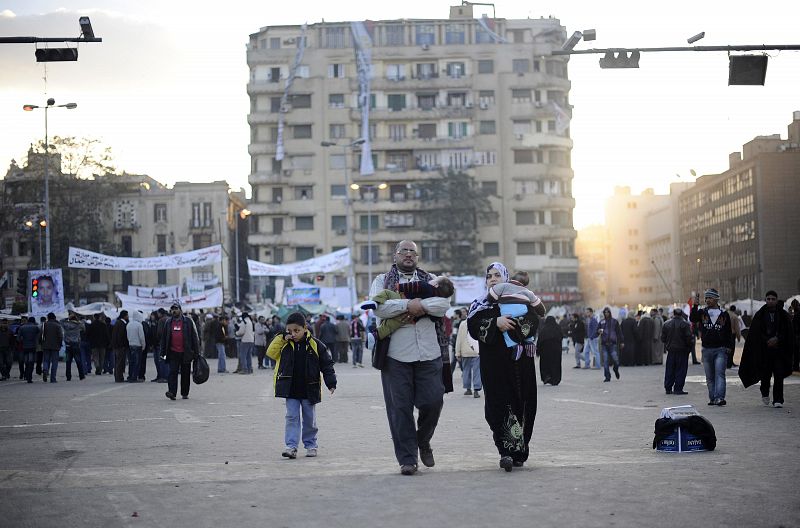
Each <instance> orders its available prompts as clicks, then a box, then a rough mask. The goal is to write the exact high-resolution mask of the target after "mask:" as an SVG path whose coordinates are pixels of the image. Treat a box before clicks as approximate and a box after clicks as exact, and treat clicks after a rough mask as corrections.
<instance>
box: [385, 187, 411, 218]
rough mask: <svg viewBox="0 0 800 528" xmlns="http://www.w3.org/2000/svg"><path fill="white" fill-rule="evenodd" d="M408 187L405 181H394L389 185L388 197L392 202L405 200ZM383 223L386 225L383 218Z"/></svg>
mask: <svg viewBox="0 0 800 528" xmlns="http://www.w3.org/2000/svg"><path fill="white" fill-rule="evenodd" d="M407 191H408V187H406V184H405V183H395V184H392V185H390V186H389V199H390V200H391V201H393V202H405V201H406V200H407V199H408V197H407ZM384 224H386V226H387V227H389V226H388V222H387V221H386V220H384Z"/></svg>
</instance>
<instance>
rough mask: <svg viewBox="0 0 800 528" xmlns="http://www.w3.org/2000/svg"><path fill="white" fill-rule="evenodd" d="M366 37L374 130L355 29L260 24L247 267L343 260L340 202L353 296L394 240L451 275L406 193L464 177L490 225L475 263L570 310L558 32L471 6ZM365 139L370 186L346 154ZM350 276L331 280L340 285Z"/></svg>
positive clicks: (546, 23)
mask: <svg viewBox="0 0 800 528" xmlns="http://www.w3.org/2000/svg"><path fill="white" fill-rule="evenodd" d="M365 27H366V29H367V31H368V32H369V33H370V36H371V41H372V45H371V50H370V51H371V68H372V76H371V79H370V91H371V94H370V98H369V103H368V104H369V106H370V110H369V125H368V130H362V128H363V127H362V126H361V122H362V110H361V109H360V108H359V104H358V99H359V79H358V75H357V64H356V60H355V53H354V47H353V46H354V43H353V38H352V32H351V25H350V24H349V23H327V22H323V23H318V24H313V25H309V26H307V27H306V28H305V29H304V28H302V27H301V26H269V27H265V28H262V29H261V30H260V31H259V32H258V33H255V34H253V35H251V37H250V43H249V46H248V52H247V61H248V66H249V67H250V72H251V76H250V82H249V84H248V87H247V89H248V94H249V95H250V98H251V111H250V114H249V116H248V120H249V123H250V127H251V141H250V147H249V152H250V155H251V159H252V167H251V173H250V176H249V181H250V184H251V186H252V189H253V193H252V196H253V198H252V203H251V205H250V209H251V210H252V213H253V217H252V220H251V222H252V223H251V234H250V236H249V238H248V241H249V243H250V245H251V246H252V247H253V257H255V258H257V259H258V260H261V261H263V262H268V263H281V262H293V261H298V260H304V259H307V258H311V257H314V256H318V255H321V254H324V253H328V252H330V251H333V250H336V249H339V248H342V247H347V246H348V245H349V244H350V242H349V233H348V221H347V214H348V207H347V199H348V198H349V199H351V200H352V213H353V214H352V224H350V225H352V226H353V244H354V247H353V250H354V253H353V255H354V258H355V262H356V270H355V271H356V285H357V290H358V293H359V295H364V294H365V293H366V291H367V284H368V281H369V277H370V276H372V275H376V274H378V273H381V272H383V271H385V270H386V268H388V266H389V265H390V263H391V261H392V260H391V259H392V254H393V251H394V246H395V244H396V243H397V242H398V241H399V240H402V239H413V240H415V241H417V242H418V244H419V245H420V249H421V259H420V260H421V261H420V265H421V266H423V267H425V268H426V269H429V270H430V271H432V272H435V273H439V272H447V271H448V270H445V269H441V268H440V265H439V264H438V263H437V255H438V252H439V249H440V248H439V247H437V244H436V243H435V242H433V241H432V239H431V238H432V237H431V236H430V234H429V233H426V232H425V231H424V230H423V229H422V226H421V225H420V219H419V211H420V210H421V209H422V208H424V207H425V204H424V203H423V202H422V201H421V200H419V196H418V193H417V190H416V188H415V186H416V184H418V183H419V182H423V181H427V180H429V179H430V178H432V177H435V176H436V175H437V174H438V173H439V171H440V170H442V171H446V170H456V171H464V172H467V173H468V174H470V175H471V176H472V177H473V178H474V179H475V181H476V183H477V185H479V186H480V187H479V188H480V189H481V191H482V192H483V194H485V195H486V196H488V197H489V200H490V202H491V205H492V208H493V211H494V214H491V215H487V217H486V218H485V219H484V220H483V221H482V222H481V224H480V225H479V233H478V236H479V240H480V243H479V247H478V248H475V250H476V251H477V252H478V253H479V254H480V262H481V263H482V264H486V263H489V262H491V261H494V260H500V261H502V262H504V263H506V264H507V265H508V266H509V268H514V269H524V270H527V271H528V272H529V273H531V276H532V286H533V287H534V288H536V289H537V292H543V293H545V294H548V296H549V297H550V300H551V301H553V300H569V299H570V298H573V299H576V298H577V296H578V283H577V268H578V265H577V259H576V257H575V250H574V242H575V237H576V232H575V230H574V229H573V224H572V211H573V208H574V205H575V201H574V199H573V198H572V178H573V172H572V169H571V162H570V152H571V148H572V140H571V139H570V138H569V117H570V115H571V107H570V105H569V89H570V81H569V80H568V77H567V62H566V61H567V58H566V57H561V56H559V57H554V56H552V55H551V54H550V52H551V51H552V50H553V49H558V48H560V46H561V44H562V43H563V41H564V39H565V37H566V31H565V28H564V27H563V26H561V24H560V22H559V21H558V20H557V19H552V18H547V19H529V20H505V19H485V18H484V19H474V18H473V16H472V10H471V7H470V6H466V7H461V6H459V7H455V8H452V9H451V17H450V18H449V19H440V20H393V21H377V22H369V23H368V24H366V25H365ZM298 45H304V46H303V47H304V49H303V54H302V59H301V60H300V61H299V64H297V66H296V67H295V65H294V63H295V58H296V56H297V55H298ZM288 77H292V82H291V87H290V88H289V89H288V90H287V89H286V84H287V83H286V80H287V78H288ZM284 92H287V93H286V97H284ZM282 100H283V103H288V104H282ZM281 121H282V122H283V130H282V134H279V128H280V126H279V125H280V123H281ZM279 135H281V136H282V137H281V139H282V147H283V149H284V150H285V157H284V158H283V159H282V160H278V159H276V155H277V153H278V151H279V145H278V137H279ZM358 138H365V139H367V138H368V141H369V148H370V149H371V154H372V161H373V165H374V168H375V171H374V173H373V174H370V175H363V176H362V174H361V171H360V170H359V167H360V160H361V153H362V149H363V148H364V146H358V147H354V148H351V147H349V146H348V145H349V144H350V143H352V142H353V141H354V140H356V139H358ZM322 142H327V143H334V144H335V145H334V146H327V147H324V146H322V145H321V143H322ZM351 183H357V184H359V185H360V186H361V188H360V189H359V190H358V191H352V190H350V189H349V184H351ZM382 183H385V184H386V188H385V189H382V190H378V189H377V186H378V185H379V184H382ZM370 261H371V265H370ZM480 272H481V271H480V269H476V270H475V273H480ZM345 274H346V273H345V272H344V271H343V272H342V273H341V274H339V275H334V276H332V277H327V278H326V281H330V283H332V284H331V285H343V284H345Z"/></svg>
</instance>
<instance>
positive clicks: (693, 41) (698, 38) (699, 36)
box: [686, 31, 706, 44]
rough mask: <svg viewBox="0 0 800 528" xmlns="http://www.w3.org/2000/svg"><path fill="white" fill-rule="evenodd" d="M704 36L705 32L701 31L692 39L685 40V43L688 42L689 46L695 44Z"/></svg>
mask: <svg viewBox="0 0 800 528" xmlns="http://www.w3.org/2000/svg"><path fill="white" fill-rule="evenodd" d="M705 36H706V32H705V31H701V32H700V33H698V34H697V35H695V36H693V37H689V38H688V39H686V42H688V43H689V44H694V43H695V42H697V41H698V40H700V39H701V38H703V37H705Z"/></svg>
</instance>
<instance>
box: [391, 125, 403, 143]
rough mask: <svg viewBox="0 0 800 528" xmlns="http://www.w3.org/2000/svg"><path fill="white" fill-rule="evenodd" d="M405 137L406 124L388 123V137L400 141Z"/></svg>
mask: <svg viewBox="0 0 800 528" xmlns="http://www.w3.org/2000/svg"><path fill="white" fill-rule="evenodd" d="M405 138H406V125H389V139H391V140H392V141H402V140H404V139H405Z"/></svg>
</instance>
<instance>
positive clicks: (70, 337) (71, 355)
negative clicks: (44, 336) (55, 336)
mask: <svg viewBox="0 0 800 528" xmlns="http://www.w3.org/2000/svg"><path fill="white" fill-rule="evenodd" d="M61 326H62V327H63V328H64V344H65V345H66V347H67V356H66V359H65V360H64V362H65V363H66V364H67V365H66V366H67V381H70V380H72V360H73V359H74V360H75V366H76V367H77V368H78V377H79V378H80V379H84V378H85V377H86V376H85V374H84V372H85V371H84V370H83V362H82V361H81V334H82V333H84V332H85V331H86V325H84V324H83V322H82V321H81V320H80V319H78V314H76V313H75V312H70V313H69V318H67V320H66V321H64V322H62V323H61Z"/></svg>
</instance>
